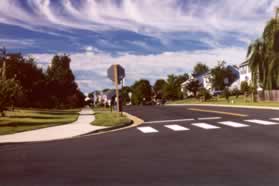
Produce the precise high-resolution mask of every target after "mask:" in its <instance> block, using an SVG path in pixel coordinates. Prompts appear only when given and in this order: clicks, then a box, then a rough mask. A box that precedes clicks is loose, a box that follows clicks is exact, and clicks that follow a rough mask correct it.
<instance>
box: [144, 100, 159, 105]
mask: <svg viewBox="0 0 279 186" xmlns="http://www.w3.org/2000/svg"><path fill="white" fill-rule="evenodd" d="M142 104H143V105H156V102H154V101H153V100H151V101H144V102H143V103H142Z"/></svg>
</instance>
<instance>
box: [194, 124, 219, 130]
mask: <svg viewBox="0 0 279 186" xmlns="http://www.w3.org/2000/svg"><path fill="white" fill-rule="evenodd" d="M192 125H193V126H196V127H200V128H203V129H206V130H210V129H219V128H220V127H217V126H215V125H210V124H208V123H193V124H192Z"/></svg>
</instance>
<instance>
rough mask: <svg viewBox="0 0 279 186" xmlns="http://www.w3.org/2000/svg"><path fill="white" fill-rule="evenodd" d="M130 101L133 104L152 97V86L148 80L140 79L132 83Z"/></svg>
mask: <svg viewBox="0 0 279 186" xmlns="http://www.w3.org/2000/svg"><path fill="white" fill-rule="evenodd" d="M131 88H132V91H133V94H132V103H133V104H135V105H139V104H143V103H144V101H150V100H151V97H152V87H151V85H150V83H149V81H148V80H145V79H142V80H139V81H136V82H135V83H134V84H133V85H132V87H131Z"/></svg>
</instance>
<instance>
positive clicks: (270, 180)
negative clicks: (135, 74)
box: [0, 106, 279, 186]
mask: <svg viewBox="0 0 279 186" xmlns="http://www.w3.org/2000/svg"><path fill="white" fill-rule="evenodd" d="M125 109H126V111H128V112H129V113H131V114H134V115H136V116H138V117H140V118H142V119H143V120H144V121H145V123H144V124H143V125H141V126H138V127H136V128H131V129H127V130H123V131H118V132H115V133H108V134H103V135H97V136H87V137H83V138H78V139H71V140H64V141H57V142H46V143H37V144H23V145H22V144H21V145H2V146H0V165H1V169H0V185H5V186H10V185H12V186H14V185H26V186H27V185H28V186H31V185H40V186H46V185H51V186H53V185H57V186H58V185H59V186H61V185H67V186H68V185H88V186H89V185H90V186H91V185H94V186H95V185H97V186H99V185H101V186H118V185H125V186H126V185H127V186H128V185H154V186H155V185H156V186H157V185H158V186H180V185H181V186H185V185H191V186H201V185H202V186H204V185H209V186H213V185H214V186H221V185H222V186H223V185H225V186H240V185H241V186H242V185H243V186H269V185H270V186H278V185H279V114H278V113H279V111H270V110H258V109H239V108H221V107H201V106H179V107H161V106H146V107H145V106H138V107H128V108H125Z"/></svg>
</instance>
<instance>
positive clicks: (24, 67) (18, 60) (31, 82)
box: [0, 54, 45, 107]
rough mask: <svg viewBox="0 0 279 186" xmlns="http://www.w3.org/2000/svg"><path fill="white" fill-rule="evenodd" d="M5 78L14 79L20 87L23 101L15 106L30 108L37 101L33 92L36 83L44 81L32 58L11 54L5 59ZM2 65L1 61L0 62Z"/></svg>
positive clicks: (41, 72)
mask: <svg viewBox="0 0 279 186" xmlns="http://www.w3.org/2000/svg"><path fill="white" fill-rule="evenodd" d="M5 61H6V78H7V79H11V78H14V79H15V80H17V81H18V82H19V84H20V85H21V86H22V92H21V94H22V96H21V97H24V101H20V102H16V103H15V104H16V106H21V107H22V106H25V107H32V106H34V105H33V104H36V102H38V101H39V98H38V96H40V95H39V94H36V93H35V92H36V90H35V84H37V83H38V81H44V80H45V74H44V73H43V71H42V69H40V68H38V67H37V65H36V63H35V60H34V59H33V58H24V57H23V56H22V55H21V54H12V55H9V56H8V57H6V59H5ZM0 63H3V60H2V61H1V60H0Z"/></svg>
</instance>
